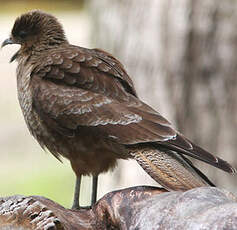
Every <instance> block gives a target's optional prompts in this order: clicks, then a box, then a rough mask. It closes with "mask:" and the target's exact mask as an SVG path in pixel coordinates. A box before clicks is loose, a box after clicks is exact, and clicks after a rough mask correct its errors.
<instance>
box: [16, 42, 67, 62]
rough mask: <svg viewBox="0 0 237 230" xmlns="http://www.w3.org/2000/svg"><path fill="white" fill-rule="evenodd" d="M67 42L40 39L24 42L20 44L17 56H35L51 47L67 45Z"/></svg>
mask: <svg viewBox="0 0 237 230" xmlns="http://www.w3.org/2000/svg"><path fill="white" fill-rule="evenodd" d="M68 44H69V43H68V41H67V40H62V41H55V40H41V41H38V42H37V43H32V44H25V45H24V46H21V49H20V50H19V56H28V57H34V58H37V56H40V55H41V54H42V52H45V51H47V50H51V49H57V48H59V47H62V46H67V45H68Z"/></svg>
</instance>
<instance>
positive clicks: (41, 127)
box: [3, 11, 235, 190]
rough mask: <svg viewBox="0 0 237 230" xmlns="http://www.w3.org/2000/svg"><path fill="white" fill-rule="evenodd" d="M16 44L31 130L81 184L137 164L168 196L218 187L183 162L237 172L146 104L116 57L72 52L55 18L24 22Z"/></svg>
mask: <svg viewBox="0 0 237 230" xmlns="http://www.w3.org/2000/svg"><path fill="white" fill-rule="evenodd" d="M22 35H23V36H22ZM11 40H12V41H13V42H14V43H19V44H21V49H20V50H19V51H18V52H17V53H16V54H15V55H14V57H13V58H12V60H14V59H16V60H17V62H18V68H17V87H18V96H19V101H20V105H21V109H22V112H23V114H24V118H25V120H26V123H27V126H28V128H29V130H30V132H31V134H32V135H33V136H34V137H35V138H36V139H37V140H38V142H39V143H40V145H41V146H42V147H43V148H47V149H48V150H49V151H50V152H51V153H52V154H53V155H54V156H56V157H57V158H60V156H64V157H66V158H67V159H69V160H70V162H71V165H72V168H73V170H74V172H75V173H76V175H77V176H78V177H80V176H81V175H98V174H99V173H101V172H106V171H108V170H109V169H110V168H113V167H114V166H115V165H116V160H117V159H129V158H133V159H135V160H137V162H138V163H139V164H140V165H141V166H142V167H143V168H144V169H145V170H146V172H147V173H148V174H150V175H151V176H152V177H153V178H154V179H155V180H156V181H157V182H159V183H160V184H161V185H163V186H164V187H165V188H167V189H168V190H187V189H190V188H194V187H199V186H207V185H212V183H211V182H210V181H209V180H208V179H207V178H206V177H205V176H204V175H203V174H202V173H201V172H200V171H199V170H198V169H196V168H195V167H194V166H193V165H192V163H191V162H190V161H189V160H188V159H187V158H185V157H184V156H183V154H185V155H188V156H191V157H193V158H196V159H199V160H201V161H204V162H206V163H208V164H211V165H213V166H215V167H218V168H220V169H222V170H224V171H226V172H229V173H233V172H235V169H234V168H233V167H232V166H231V165H229V164H228V163H227V162H225V161H223V160H222V159H220V158H218V157H216V156H214V155H212V154H210V153H208V152H207V151H205V150H204V149H202V148H200V147H198V146H196V145H194V144H193V143H192V142H191V141H190V140H188V139H187V138H186V137H184V136H183V135H182V134H180V133H179V132H177V131H176V130H175V129H174V128H173V127H172V126H171V124H170V123H169V122H168V121H167V120H166V119H165V118H164V117H162V116H161V115H160V114H159V113H158V112H157V111H155V110H154V109H152V108H151V107H150V106H148V105H146V104H145V103H143V102H142V101H141V100H140V99H139V98H138V96H137V94H136V91H135V89H134V85H133V82H132V80H131V79H130V77H129V76H128V74H127V72H126V71H125V69H124V67H123V65H122V64H121V63H120V62H119V61H118V60H117V59H115V58H114V57H113V56H112V55H111V54H108V53H106V52H105V51H102V50H99V49H86V48H82V47H79V46H73V45H71V44H69V43H68V41H67V39H66V37H65V35H64V32H63V29H62V27H61V25H60V24H59V23H58V21H57V20H56V18H54V17H53V16H51V15H49V14H46V13H44V12H41V11H32V12H29V13H26V14H23V15H22V16H20V17H19V18H18V19H17V20H16V22H15V24H14V27H13V29H12V36H11ZM6 44H9V42H8V43H7V42H5V43H3V45H6Z"/></svg>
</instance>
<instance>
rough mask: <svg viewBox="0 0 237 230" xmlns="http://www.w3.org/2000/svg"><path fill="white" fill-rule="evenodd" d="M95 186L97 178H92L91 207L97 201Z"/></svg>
mask: <svg viewBox="0 0 237 230" xmlns="http://www.w3.org/2000/svg"><path fill="white" fill-rule="evenodd" d="M97 185H98V176H97V175H96V176H93V178H92V195H91V206H93V204H95V203H96V199H97Z"/></svg>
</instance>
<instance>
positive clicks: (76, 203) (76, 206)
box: [72, 176, 81, 209]
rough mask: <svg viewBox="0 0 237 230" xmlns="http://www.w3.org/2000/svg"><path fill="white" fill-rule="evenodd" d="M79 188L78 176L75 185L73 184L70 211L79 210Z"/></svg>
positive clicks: (79, 178) (79, 177)
mask: <svg viewBox="0 0 237 230" xmlns="http://www.w3.org/2000/svg"><path fill="white" fill-rule="evenodd" d="M80 188H81V176H78V177H77V179H76V184H75V190H74V198H73V205H72V209H79V208H80V205H79V198H80Z"/></svg>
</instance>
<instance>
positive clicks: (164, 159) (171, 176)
mask: <svg viewBox="0 0 237 230" xmlns="http://www.w3.org/2000/svg"><path fill="white" fill-rule="evenodd" d="M130 154H131V156H132V157H133V158H134V159H135V160H136V161H137V162H138V163H139V165H140V166H141V167H142V168H143V169H144V170H145V171H146V172H147V173H148V174H149V175H150V176H151V177H152V178H153V179H154V180H155V181H156V182H158V183H159V184H160V185H162V186H163V187H164V188H166V189H167V190H169V191H173V190H174V191H186V190H189V189H192V188H196V187H203V186H214V184H213V183H212V182H211V181H210V180H209V179H208V178H207V177H206V176H205V175H204V174H203V173H202V172H201V171H200V170H198V169H197V168H195V167H194V166H193V164H192V163H191V162H190V161H189V160H188V159H187V158H185V157H183V156H182V155H180V154H178V153H176V152H173V151H170V150H168V151H167V150H164V151H161V150H158V149H156V148H154V147H138V148H136V149H133V150H132V151H131V152H130Z"/></svg>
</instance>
